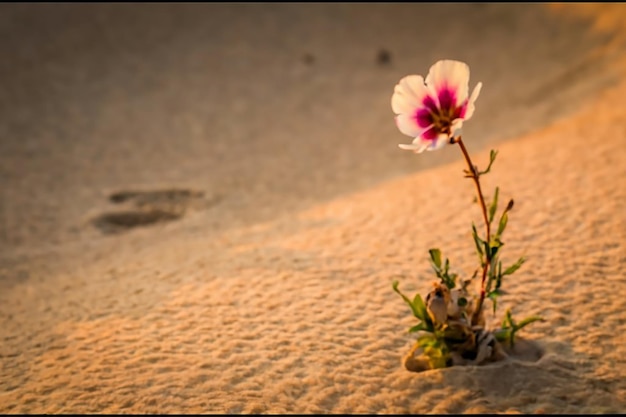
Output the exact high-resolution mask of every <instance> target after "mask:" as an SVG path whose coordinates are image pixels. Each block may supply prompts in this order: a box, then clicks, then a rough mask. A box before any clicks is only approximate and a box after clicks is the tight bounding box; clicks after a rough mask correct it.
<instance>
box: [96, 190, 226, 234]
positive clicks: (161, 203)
mask: <svg viewBox="0 0 626 417" xmlns="http://www.w3.org/2000/svg"><path fill="white" fill-rule="evenodd" d="M109 201H110V202H111V203H113V204H116V205H121V206H124V207H123V208H122V209H120V210H115V211H109V212H106V213H103V214H101V215H99V216H97V217H95V218H94V219H93V220H92V223H93V225H94V226H95V227H97V228H98V229H100V231H101V232H102V233H105V234H110V233H120V232H126V231H129V230H131V229H134V228H136V227H143V226H152V225H157V224H161V223H165V222H170V221H173V220H178V219H180V218H182V217H183V216H184V215H185V214H186V213H187V212H188V211H189V210H198V209H203V208H207V207H209V206H211V205H213V204H214V203H215V202H216V199H208V198H206V196H205V194H204V193H203V192H202V191H195V190H188V189H176V188H173V189H165V190H153V191H118V192H115V193H113V194H111V195H109Z"/></svg>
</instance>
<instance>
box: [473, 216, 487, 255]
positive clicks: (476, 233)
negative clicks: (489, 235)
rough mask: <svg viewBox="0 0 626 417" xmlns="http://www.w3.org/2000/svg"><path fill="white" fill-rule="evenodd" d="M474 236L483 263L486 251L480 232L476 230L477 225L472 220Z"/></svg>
mask: <svg viewBox="0 0 626 417" xmlns="http://www.w3.org/2000/svg"><path fill="white" fill-rule="evenodd" d="M472 236H473V237H474V243H475V244H476V252H477V253H478V258H479V259H480V264H481V265H482V264H483V262H484V261H483V257H484V256H485V253H484V252H483V240H482V239H481V238H479V237H478V232H477V231H476V225H475V224H474V222H472Z"/></svg>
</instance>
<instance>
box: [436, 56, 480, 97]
mask: <svg viewBox="0 0 626 417" xmlns="http://www.w3.org/2000/svg"><path fill="white" fill-rule="evenodd" d="M469 75H470V71H469V66H468V65H467V64H466V63H464V62H461V61H454V60H450V59H444V60H441V61H437V62H436V63H435V64H433V66H432V67H430V71H428V76H426V85H427V86H428V89H429V90H430V91H431V92H432V93H433V94H434V95H435V96H436V97H439V98H440V99H441V98H442V97H443V98H444V99H449V98H450V97H449V93H452V95H453V96H454V99H455V103H454V105H456V106H458V105H459V104H461V103H463V102H464V101H465V100H466V99H467V93H468V88H469V87H468V84H469ZM443 104H444V103H441V105H443Z"/></svg>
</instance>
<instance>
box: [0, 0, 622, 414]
mask: <svg viewBox="0 0 626 417" xmlns="http://www.w3.org/2000/svg"><path fill="white" fill-rule="evenodd" d="M0 10H1V11H2V13H0V16H2V17H0V34H2V36H0V49H1V50H3V51H5V52H4V53H5V54H6V56H7V57H8V58H9V59H4V60H2V61H0V80H1V81H0V86H1V88H2V94H0V114H1V116H0V175H1V178H2V179H1V182H2V187H0V215H1V216H2V217H1V219H2V223H0V249H1V250H0V340H2V343H1V344H0V365H1V366H0V369H1V373H0V375H1V378H0V412H3V413H71V412H76V413H116V412H117V413H144V412H145V413H231V414H233V413H235V414H237V413H485V412H491V413H495V412H498V413H504V412H522V413H533V412H545V413H560V412H568V413H602V412H608V413H611V412H612V413H618V412H624V410H626V382H625V381H626V379H625V378H624V374H625V369H626V360H625V358H626V347H625V346H626V343H625V342H626V339H625V337H624V336H623V334H622V330H623V328H624V324H625V322H626V313H624V311H625V309H626V301H625V300H624V297H623V294H624V293H625V292H624V291H625V290H626V275H625V274H624V272H623V271H624V268H626V214H625V212H624V210H623V207H624V205H625V204H626V187H625V186H626V183H625V180H624V178H626V165H625V164H624V161H625V160H626V150H625V149H626V146H625V145H626V118H625V117H624V116H625V115H626V106H625V105H624V103H623V97H624V95H625V94H626V79H625V78H624V76H623V75H624V68H625V67H624V63H626V58H625V56H626V55H625V51H626V47H625V46H626V42H625V39H626V37H625V33H624V32H621V30H623V29H622V28H621V27H620V25H619V22H620V20H619V19H618V17H619V16H624V15H625V14H626V7H624V6H623V5H616V6H613V5H608V4H607V5H596V6H594V5H554V6H547V5H528V4H527V5H504V4H478V5H472V4H454V5H453V4H445V5H437V6H435V5H422V4H394V5H384V4H378V5H365V4H362V5H348V4H344V5H338V4H316V5H304V4H302V5H296V4H287V5H279V4H265V5H261V4H258V5H253V4H250V5H241V4H238V5H212V4H211V5H209V4H204V5H195V4H187V5H173V4H172V5H166V4H159V5H121V4H118V5H113V4H111V5H86V4H85V5H69V4H68V5H29V4H26V5H19V4H12V5H8V4H5V5H2V6H0ZM442 22H443V23H442ZM444 23H445V24H444ZM442 28H444V29H445V30H442ZM381 49H385V50H387V51H388V52H389V55H390V57H391V60H390V62H388V63H387V62H379V61H377V54H378V53H379V52H380V50H381ZM307 54H308V55H307ZM441 58H455V59H461V60H464V61H466V62H468V64H469V65H470V67H471V70H472V75H471V77H472V78H471V80H470V84H471V85H473V84H475V83H476V82H478V81H482V82H483V83H484V88H483V92H482V93H481V97H480V98H479V101H478V102H477V109H476V113H475V115H474V118H473V119H472V120H471V121H470V122H468V123H467V126H466V129H465V141H466V143H467V145H468V148H469V150H470V152H471V153H472V155H473V157H474V159H475V161H476V162H477V163H478V164H479V165H484V164H485V162H486V161H487V159H488V152H489V149H490V148H497V149H498V150H499V156H498V160H497V161H496V164H495V166H494V169H493V172H492V174H490V175H488V176H486V177H484V178H485V179H484V182H485V188H486V190H489V191H488V193H490V192H491V191H490V190H492V189H493V188H494V187H495V186H496V185H498V186H500V189H501V192H502V194H501V195H502V197H503V198H508V197H513V198H515V201H516V205H515V209H514V211H513V212H512V214H511V219H510V222H509V226H508V230H507V232H506V235H505V242H506V246H505V248H504V251H505V252H504V257H505V259H507V260H509V261H514V260H515V259H517V258H518V257H519V256H521V255H522V254H524V255H525V256H526V257H527V258H528V262H527V263H526V264H525V265H524V266H523V267H522V269H520V271H518V272H517V273H516V275H514V276H513V277H512V278H511V279H510V281H508V282H507V283H506V288H507V290H508V294H507V295H506V296H504V297H503V298H502V300H501V305H500V307H499V313H500V316H498V317H495V318H492V317H490V318H489V320H490V322H494V323H495V322H499V319H500V317H501V314H502V312H503V311H504V310H505V309H506V308H507V307H512V308H513V312H514V314H515V315H516V316H520V317H522V316H527V315H531V314H540V315H542V316H543V317H544V318H546V321H545V322H543V323H536V324H533V325H532V326H531V327H529V328H528V329H525V330H524V332H523V335H522V336H523V337H525V338H526V339H527V340H529V341H532V342H534V343H537V344H538V345H539V346H540V347H541V349H542V355H541V357H540V358H539V359H536V358H533V359H529V358H526V360H522V359H523V358H517V359H516V358H510V359H508V360H506V361H502V362H498V363H495V364H490V365H487V366H479V367H454V368H449V369H444V370H434V371H428V372H424V373H419V374H417V373H412V372H408V371H407V370H406V369H404V367H403V366H402V357H403V356H404V354H405V353H406V352H407V351H408V350H409V348H410V347H411V345H412V342H413V338H414V336H412V335H409V334H407V333H406V330H407V329H408V327H409V326H411V325H412V324H413V321H412V318H411V315H410V311H409V310H408V307H407V306H406V305H404V304H403V302H402V300H401V299H400V298H399V297H398V296H397V294H395V293H394V292H393V291H392V288H391V283H392V281H393V280H394V279H399V280H400V282H401V284H400V285H401V288H402V289H403V291H406V292H407V293H413V292H415V291H420V292H422V293H424V292H425V291H426V290H427V288H429V286H430V283H431V281H432V279H433V276H432V275H431V272H430V271H429V266H428V262H427V256H428V248H430V247H433V246H438V247H440V248H441V249H442V250H443V251H444V255H446V256H449V257H450V258H451V260H452V265H453V268H454V269H455V270H456V271H458V272H459V273H461V274H462V275H464V276H467V275H469V274H471V272H472V271H473V267H474V258H475V255H474V253H473V246H472V241H471V236H470V229H469V226H470V223H471V221H472V220H474V221H476V222H477V223H478V222H480V212H479V210H478V208H477V207H476V206H475V205H473V204H472V199H473V197H474V195H473V193H474V190H473V187H472V186H471V183H469V181H467V180H465V179H463V178H462V169H463V168H464V162H463V160H462V158H461V155H460V152H459V150H458V149H457V148H455V147H448V148H445V149H444V150H441V151H439V152H435V153H428V154H423V155H419V156H418V155H413V154H411V153H409V152H403V151H401V150H399V149H397V145H396V144H397V143H401V142H405V141H406V138H405V137H404V136H403V135H401V134H400V133H399V132H398V131H397V130H396V128H395V126H394V124H393V114H392V112H391V108H390V97H391V92H392V90H393V86H394V85H395V83H396V82H397V81H398V80H399V79H400V78H401V77H402V76H404V75H406V74H409V73H421V74H423V73H425V72H426V71H427V70H428V67H429V66H430V65H431V64H432V63H433V62H434V61H436V60H437V59H441Z"/></svg>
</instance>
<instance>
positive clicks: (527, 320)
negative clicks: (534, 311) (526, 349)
mask: <svg viewBox="0 0 626 417" xmlns="http://www.w3.org/2000/svg"><path fill="white" fill-rule="evenodd" d="M536 321H545V319H544V318H543V317H539V316H531V317H527V318H525V319H524V320H522V321H520V322H519V324H518V325H517V329H518V330H519V329H521V328H523V327H525V326H528V325H529V324H530V323H534V322H536Z"/></svg>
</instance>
